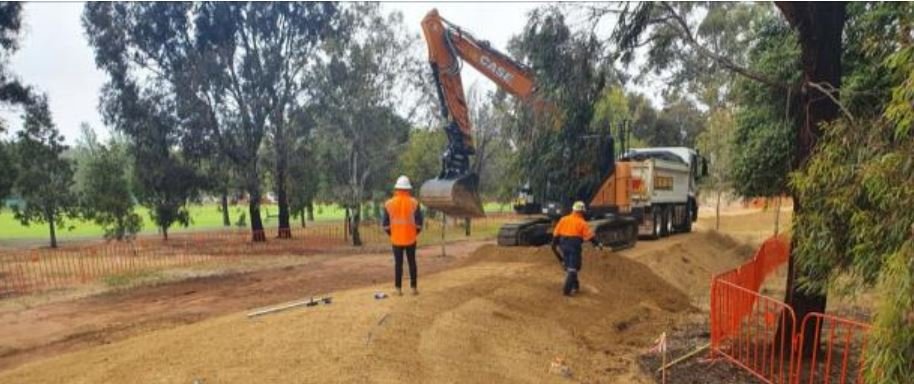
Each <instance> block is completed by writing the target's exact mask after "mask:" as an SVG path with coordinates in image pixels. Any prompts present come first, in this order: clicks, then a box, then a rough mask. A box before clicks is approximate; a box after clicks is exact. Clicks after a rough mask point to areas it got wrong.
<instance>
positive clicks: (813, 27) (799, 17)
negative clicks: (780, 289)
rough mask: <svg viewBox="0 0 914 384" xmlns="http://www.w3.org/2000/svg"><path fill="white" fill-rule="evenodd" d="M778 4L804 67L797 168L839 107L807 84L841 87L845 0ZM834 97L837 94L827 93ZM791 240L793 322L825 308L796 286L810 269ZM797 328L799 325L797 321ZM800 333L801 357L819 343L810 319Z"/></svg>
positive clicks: (798, 204)
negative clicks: (800, 263) (799, 260)
mask: <svg viewBox="0 0 914 384" xmlns="http://www.w3.org/2000/svg"><path fill="white" fill-rule="evenodd" d="M777 6H778V8H780V10H781V12H782V13H783V14H784V17H785V18H787V21H788V22H790V25H791V26H792V27H793V28H794V29H796V30H797V32H798V41H799V42H800V48H801V63H802V66H803V86H802V87H801V92H800V95H799V97H797V98H796V102H795V103H793V104H794V106H793V107H792V110H793V111H794V116H795V117H796V118H797V122H798V124H797V126H798V128H799V129H798V131H797V140H796V147H795V149H794V164H793V169H794V170H797V169H800V168H801V167H802V166H803V165H804V164H805V163H806V161H807V159H808V158H809V156H810V155H811V154H812V152H813V149H814V148H815V145H816V141H817V140H818V138H819V136H820V134H821V131H820V125H821V124H822V123H827V122H830V121H832V120H834V119H835V118H837V117H838V113H839V109H838V105H836V104H835V103H834V102H833V101H832V100H831V99H830V98H829V95H826V94H823V93H822V92H820V91H818V90H817V89H815V88H813V87H811V86H810V85H809V83H826V84H827V85H830V86H831V87H833V88H834V89H835V90H837V89H839V88H840V87H841V53H842V47H841V35H842V31H843V29H844V22H845V16H846V4H845V3H837V2H836V3H824V2H823V3H812V2H809V3H786V2H779V3H777ZM831 96H832V97H834V98H836V99H837V98H838V95H837V94H833V95H831ZM792 197H793V201H794V217H797V216H800V215H802V214H803V204H802V201H800V199H799V197H798V196H797V195H796V194H792ZM796 241H797V240H796V238H794V239H791V253H790V260H789V266H788V272H787V293H786V297H785V301H786V302H787V304H788V305H790V306H791V307H792V308H793V310H794V313H795V314H796V320H797V321H798V322H802V321H803V318H804V317H805V316H806V315H807V314H808V313H810V312H825V306H826V295H825V293H824V292H821V293H808V292H804V291H803V290H801V289H800V287H799V285H798V284H797V281H799V280H801V279H802V277H804V276H807V275H808V274H809V272H810V271H805V270H802V269H800V268H799V267H798V265H797V251H796V250H797V248H798V247H797V246H796V245H797V244H796ZM797 326H799V325H797ZM797 332H804V333H805V334H806V335H813V337H806V338H804V340H803V346H802V355H803V356H806V357H808V356H810V355H811V352H812V350H813V347H814V346H815V345H817V344H818V343H819V334H818V333H817V332H816V329H815V322H810V323H809V324H808V326H807V329H804V330H800V329H797Z"/></svg>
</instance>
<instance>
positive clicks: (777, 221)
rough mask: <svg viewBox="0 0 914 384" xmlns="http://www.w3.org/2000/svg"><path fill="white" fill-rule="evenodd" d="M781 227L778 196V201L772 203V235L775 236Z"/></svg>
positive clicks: (779, 198) (779, 197)
mask: <svg viewBox="0 0 914 384" xmlns="http://www.w3.org/2000/svg"><path fill="white" fill-rule="evenodd" d="M780 227H781V196H780V195H778V201H777V202H776V203H774V235H775V236H777V234H778V232H779V231H780V229H781V228H780Z"/></svg>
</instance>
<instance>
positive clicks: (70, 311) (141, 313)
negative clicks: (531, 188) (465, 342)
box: [0, 241, 483, 370]
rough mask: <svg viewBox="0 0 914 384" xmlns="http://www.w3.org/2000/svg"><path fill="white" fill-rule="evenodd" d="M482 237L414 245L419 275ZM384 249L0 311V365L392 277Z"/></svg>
mask: <svg viewBox="0 0 914 384" xmlns="http://www.w3.org/2000/svg"><path fill="white" fill-rule="evenodd" d="M481 244H483V243H482V242H478V241H475V242H460V243H455V244H451V245H448V257H440V256H439V255H440V248H439V247H437V246H436V247H428V248H424V249H420V250H419V255H420V257H421V258H422V259H421V260H422V269H421V270H420V273H421V274H422V275H421V276H420V279H421V278H423V277H424V275H427V274H431V273H434V272H436V271H440V270H442V269H444V268H450V267H452V266H453V265H455V264H458V263H459V262H460V260H462V259H463V258H465V257H466V256H467V255H468V254H469V253H470V252H472V251H473V250H474V249H476V248H477V247H479V246H480V245H481ZM390 265H391V261H390V255H389V254H388V253H386V252H380V253H352V254H345V255H340V254H333V255H316V256H305V257H304V260H303V262H302V264H300V265H297V266H294V267H284V268H281V269H273V270H264V271H258V272H251V273H244V274H233V275H225V276H212V277H204V278H197V279H191V280H187V281H182V282H178V283H169V284H163V285H158V286H148V287H141V288H136V289H131V290H127V291H122V292H115V293H109V294H103V295H97V296H92V297H88V298H84V299H79V300H73V301H67V302H58V303H50V304H45V305H38V306H34V307H30V308H27V309H22V308H21V307H20V306H17V305H7V306H6V307H5V309H4V310H2V311H0V370H5V369H10V368H13V367H15V366H18V365H21V364H23V363H26V362H29V361H34V360H40V359H43V358H47V357H51V356H56V355H59V354H61V353H66V352H71V351H76V350H80V349H85V348H88V347H92V346H96V345H103V344H109V343H112V342H116V341H119V340H123V339H126V338H129V337H132V336H134V335H137V334H141V333H146V332H150V331H154V330H160V329H167V328H173V327H177V326H182V325H186V324H191V323H195V322H198V321H201V320H203V319H207V318H211V317H215V316H221V315H225V314H229V313H234V312H238V311H243V310H247V309H250V308H254V307H258V306H264V305H269V304H273V303H277V302H281V301H286V300H294V299H297V298H301V297H303V296H306V295H310V294H323V293H326V292H330V291H333V290H343V289H347V288H352V287H359V286H365V285H369V284H377V283H381V282H389V281H392V271H391V267H390Z"/></svg>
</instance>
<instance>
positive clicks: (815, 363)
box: [710, 237, 870, 384]
mask: <svg viewBox="0 0 914 384" xmlns="http://www.w3.org/2000/svg"><path fill="white" fill-rule="evenodd" d="M789 254H790V246H789V243H788V242H787V240H786V239H784V238H782V237H772V238H770V239H768V240H766V241H765V242H764V243H763V244H762V246H761V247H760V248H759V250H758V251H757V252H756V254H755V257H753V258H752V260H750V261H749V262H747V263H746V264H743V265H742V266H740V267H739V268H737V269H734V270H731V271H728V272H725V273H722V274H720V275H718V276H716V277H714V280H713V281H712V283H711V319H710V320H711V356H712V357H723V358H725V359H727V360H729V361H730V362H732V363H733V364H735V365H737V366H739V367H741V368H743V369H744V370H746V371H747V372H749V373H751V374H753V375H755V377H757V378H758V379H759V380H761V381H762V382H764V383H769V384H775V383H777V384H817V383H826V384H827V383H841V384H845V383H860V384H862V383H863V376H864V371H863V370H864V366H863V363H864V361H865V359H866V355H865V351H866V342H867V334H868V332H869V330H870V326H869V325H867V324H863V323H860V322H856V321H853V320H847V319H842V318H839V317H835V316H832V315H826V314H822V313H810V314H808V315H806V317H805V318H804V319H803V324H802V327H799V328H798V327H797V325H798V324H797V318H796V314H795V312H794V311H793V308H791V307H790V306H788V305H787V304H785V303H783V302H780V301H777V300H774V299H772V298H770V297H766V296H763V295H761V294H759V292H758V291H759V288H760V287H761V285H762V283H763V282H764V280H765V278H766V277H767V276H768V275H769V274H771V272H773V271H774V270H775V269H777V268H778V267H780V266H781V265H783V264H784V263H785V262H787V260H788V256H789ZM810 322H811V323H810ZM807 324H814V327H812V328H811V329H814V330H815V334H816V335H819V342H818V343H815V349H814V350H813V352H812V355H811V356H810V358H809V359H807V360H804V359H803V357H802V354H801V353H799V349H800V348H801V346H802V345H803V339H804V338H806V337H814V335H805V334H802V333H798V332H797V330H805V329H807Z"/></svg>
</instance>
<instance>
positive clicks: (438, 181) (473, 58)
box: [419, 9, 536, 217]
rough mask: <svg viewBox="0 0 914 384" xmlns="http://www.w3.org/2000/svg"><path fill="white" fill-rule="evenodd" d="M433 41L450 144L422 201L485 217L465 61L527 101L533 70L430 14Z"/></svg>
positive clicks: (427, 26)
mask: <svg viewBox="0 0 914 384" xmlns="http://www.w3.org/2000/svg"><path fill="white" fill-rule="evenodd" d="M422 32H423V34H424V36H425V41H426V43H428V56H429V64H430V65H431V68H432V75H433V77H434V79H435V85H436V88H437V91H438V99H439V102H440V103H441V112H442V115H443V116H444V118H445V119H446V120H447V122H448V123H447V126H446V127H445V132H446V133H447V137H448V146H447V149H446V150H445V152H444V155H443V156H442V159H441V162H442V166H441V173H440V174H439V175H438V177H437V178H435V179H432V180H428V181H426V182H425V183H423V184H422V187H421V188H420V190H419V199H420V200H422V202H423V203H424V204H425V205H426V206H428V207H430V208H432V209H435V210H439V211H441V212H444V213H445V214H447V215H450V216H455V217H481V216H485V212H484V211H483V208H482V201H481V199H480V198H479V176H478V175H476V174H475V173H473V172H471V170H470V156H472V155H474V154H475V153H476V147H475V145H474V142H473V129H472V125H471V122H470V116H469V110H468V107H467V102H466V97H465V95H464V90H463V81H462V79H461V76H460V68H461V63H463V62H466V63H469V64H470V65H471V66H472V67H473V68H475V69H476V70H477V71H479V73H481V74H483V75H484V76H486V77H488V78H489V79H491V80H492V81H493V82H495V83H496V84H498V86H499V87H501V88H503V89H505V90H506V91H507V92H508V93H511V94H513V95H515V96H517V97H519V98H521V99H523V100H529V99H530V98H531V97H532V95H533V94H534V92H535V90H536V88H535V84H534V81H533V72H532V71H531V70H530V69H528V68H527V67H525V66H524V65H522V64H520V63H517V62H516V61H514V60H512V59H511V58H509V57H507V56H506V55H504V54H502V53H501V52H499V51H497V50H495V49H493V48H492V47H491V46H490V45H489V43H488V42H486V41H482V40H478V39H476V38H475V37H473V36H472V35H471V34H469V33H468V32H466V31H464V30H462V29H460V28H459V27H457V26H455V25H453V24H451V23H449V22H447V21H446V20H445V19H444V18H442V17H441V16H439V15H438V11H437V10H435V9H433V10H431V11H430V12H429V13H428V14H427V15H426V16H425V18H424V19H423V20H422Z"/></svg>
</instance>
